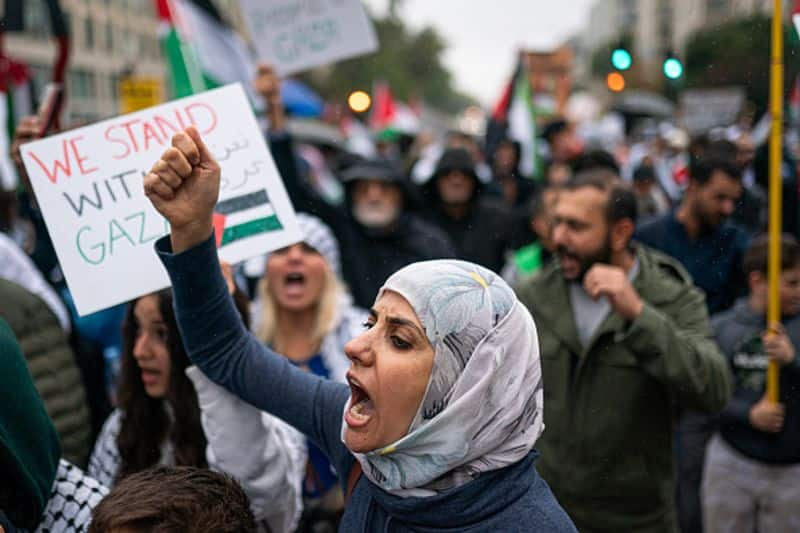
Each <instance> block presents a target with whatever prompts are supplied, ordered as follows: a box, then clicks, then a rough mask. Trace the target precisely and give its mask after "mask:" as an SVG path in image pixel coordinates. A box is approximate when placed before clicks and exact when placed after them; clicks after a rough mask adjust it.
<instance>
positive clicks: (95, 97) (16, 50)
mask: <svg viewBox="0 0 800 533" xmlns="http://www.w3.org/2000/svg"><path fill="white" fill-rule="evenodd" d="M61 7H62V9H63V10H64V12H65V16H66V17H67V22H68V27H69V28H70V48H71V52H70V60H69V65H68V68H67V76H66V90H67V101H66V109H65V115H64V124H65V125H66V126H75V125H79V124H84V123H87V122H94V121H97V120H100V119H103V118H108V117H111V116H114V115H116V114H118V113H119V92H118V82H119V80H120V78H121V77H122V76H124V75H126V74H135V75H139V76H148V77H153V78H156V79H159V80H162V83H163V80H164V76H165V67H164V61H163V59H162V52H161V48H160V44H159V40H158V23H157V17H156V13H155V6H154V2H153V0H61ZM49 25H50V24H49V18H48V15H47V11H46V8H45V3H44V2H34V1H28V2H25V31H24V32H22V33H7V34H6V35H5V51H6V54H7V55H8V56H9V57H11V58H13V59H15V60H17V61H20V62H23V63H26V64H27V65H28V66H29V67H30V69H31V72H32V74H33V78H34V80H35V83H36V87H37V89H38V90H39V91H41V90H42V89H43V87H44V85H45V84H46V83H47V82H48V81H50V79H51V74H52V65H53V60H54V57H55V53H56V46H55V44H54V41H53V39H52V36H51V33H50V31H49Z"/></svg>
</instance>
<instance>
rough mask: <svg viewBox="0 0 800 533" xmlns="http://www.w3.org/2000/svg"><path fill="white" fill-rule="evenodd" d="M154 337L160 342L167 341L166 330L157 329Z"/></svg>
mask: <svg viewBox="0 0 800 533" xmlns="http://www.w3.org/2000/svg"><path fill="white" fill-rule="evenodd" d="M156 337H158V339H159V340H160V341H162V342H167V330H166V329H157V330H156Z"/></svg>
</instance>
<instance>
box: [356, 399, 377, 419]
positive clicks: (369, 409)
mask: <svg viewBox="0 0 800 533" xmlns="http://www.w3.org/2000/svg"><path fill="white" fill-rule="evenodd" d="M374 410H375V406H374V405H373V404H372V400H370V399H369V398H364V399H362V400H361V401H360V402H358V403H356V404H354V405H351V406H350V414H351V415H353V416H354V417H355V418H357V419H358V420H367V419H369V418H370V417H371V416H372V413H373V412H374Z"/></svg>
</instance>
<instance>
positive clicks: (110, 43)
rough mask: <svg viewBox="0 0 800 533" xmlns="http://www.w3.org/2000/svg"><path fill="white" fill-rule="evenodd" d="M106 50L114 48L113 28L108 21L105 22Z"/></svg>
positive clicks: (110, 50)
mask: <svg viewBox="0 0 800 533" xmlns="http://www.w3.org/2000/svg"><path fill="white" fill-rule="evenodd" d="M106 50H108V51H109V52H112V51H113V50H114V30H113V29H112V28H111V23H110V22H106Z"/></svg>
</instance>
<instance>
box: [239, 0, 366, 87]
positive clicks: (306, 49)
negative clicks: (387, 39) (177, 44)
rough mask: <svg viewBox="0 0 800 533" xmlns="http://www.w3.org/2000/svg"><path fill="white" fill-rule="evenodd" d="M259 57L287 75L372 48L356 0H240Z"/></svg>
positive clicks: (360, 6) (362, 12) (361, 53)
mask: <svg viewBox="0 0 800 533" xmlns="http://www.w3.org/2000/svg"><path fill="white" fill-rule="evenodd" d="M240 5H241V9H242V14H243V15H244V19H245V21H246V23H247V26H248V30H249V31H250V36H251V38H252V40H253V44H254V45H255V48H256V52H257V53H258V57H259V59H261V60H263V61H266V62H268V63H270V64H272V65H274V66H275V68H276V70H277V71H278V74H280V75H281V76H287V75H290V74H294V73H295V72H300V71H303V70H307V69H309V68H312V67H316V66H319V65H325V64H328V63H332V62H334V61H338V60H341V59H347V58H350V57H355V56H359V55H363V54H368V53H370V52H374V51H375V50H376V49H377V48H378V39H377V37H376V36H375V29H374V28H373V27H372V22H371V21H370V20H369V18H368V17H367V14H366V12H365V11H364V7H363V6H362V5H361V0H240Z"/></svg>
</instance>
